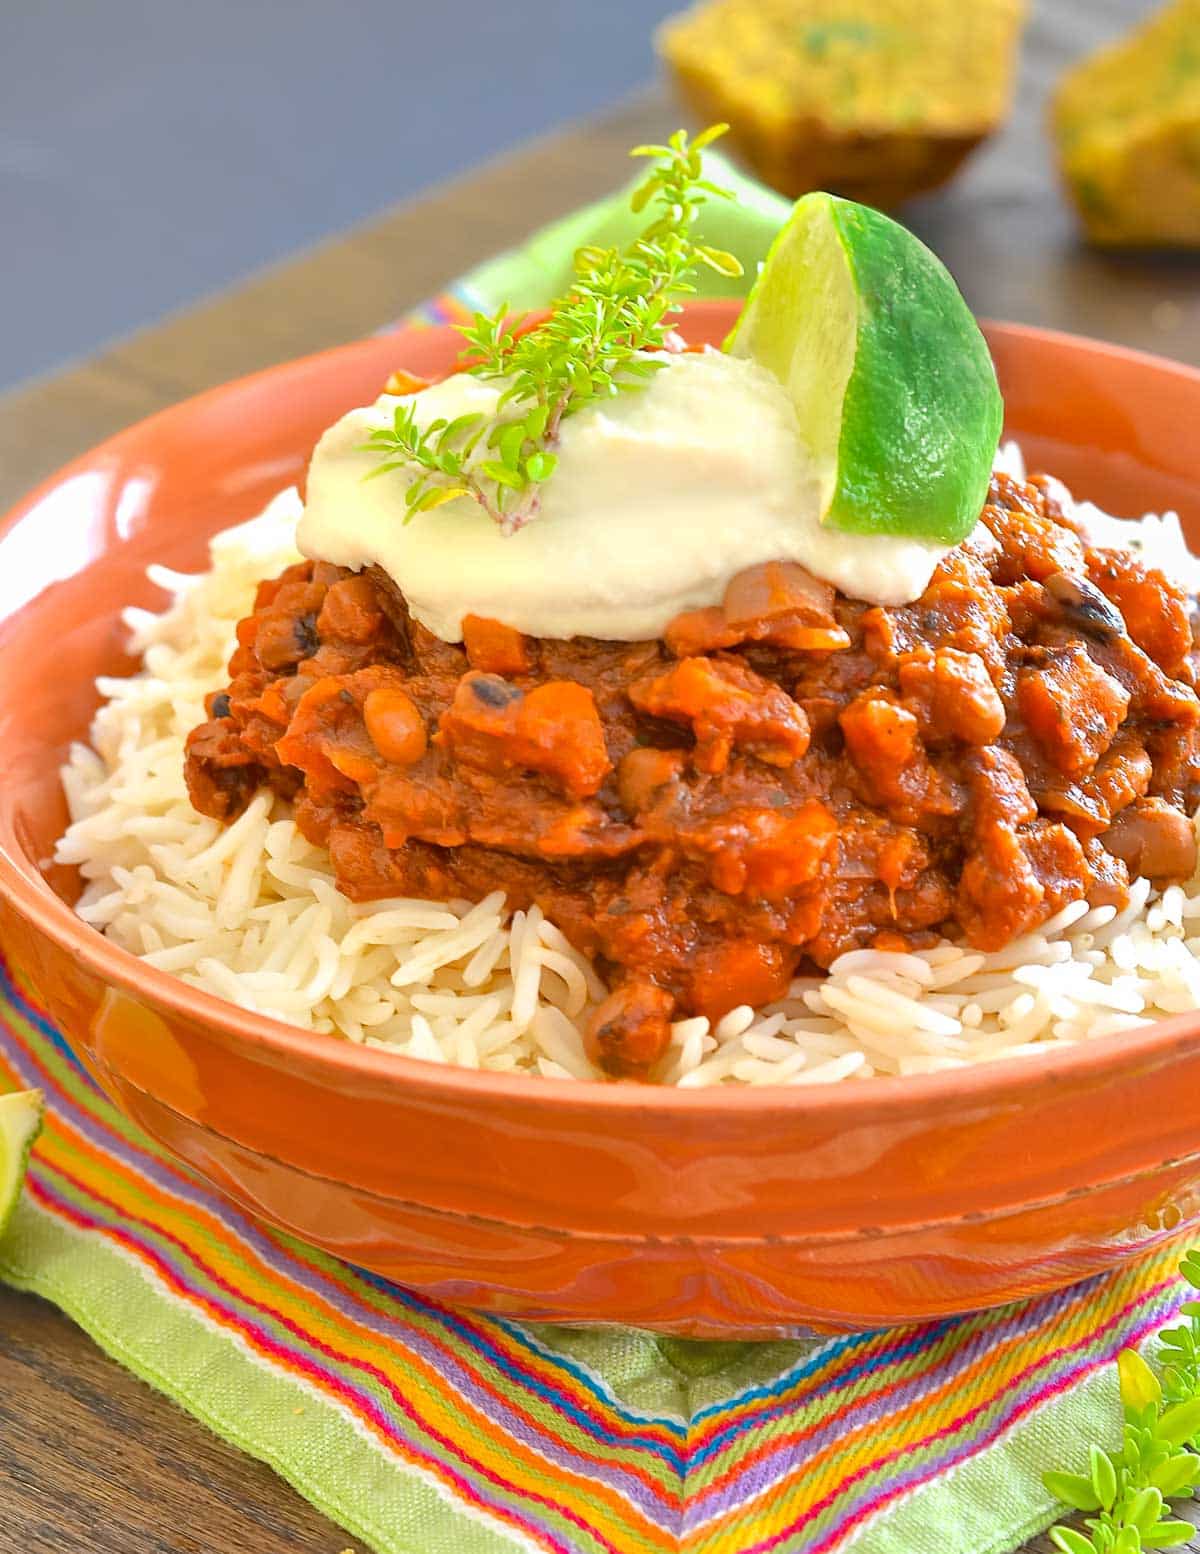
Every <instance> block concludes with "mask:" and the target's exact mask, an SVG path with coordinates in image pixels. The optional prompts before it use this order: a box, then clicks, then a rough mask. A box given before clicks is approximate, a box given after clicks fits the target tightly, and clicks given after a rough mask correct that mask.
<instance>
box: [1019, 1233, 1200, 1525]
mask: <svg viewBox="0 0 1200 1554" xmlns="http://www.w3.org/2000/svg"><path fill="white" fill-rule="evenodd" d="M1181 1267H1182V1272H1183V1275H1184V1277H1185V1278H1186V1279H1187V1281H1188V1283H1189V1284H1191V1285H1192V1287H1193V1288H1194V1289H1196V1290H1200V1254H1198V1253H1196V1252H1189V1253H1188V1255H1187V1256H1186V1257H1185V1258H1184V1260H1183V1263H1182V1265H1181ZM1183 1314H1184V1316H1185V1317H1186V1318H1187V1321H1186V1322H1185V1323H1183V1324H1182V1325H1181V1326H1179V1327H1175V1328H1172V1329H1171V1330H1170V1331H1169V1332H1166V1333H1163V1334H1162V1335H1161V1340H1160V1341H1161V1343H1162V1346H1163V1348H1164V1349H1165V1350H1166V1359H1165V1365H1164V1368H1163V1379H1162V1383H1161V1384H1160V1383H1159V1380H1158V1378H1157V1377H1156V1376H1155V1374H1154V1372H1153V1371H1152V1370H1151V1369H1150V1367H1149V1366H1148V1365H1147V1364H1146V1362H1145V1360H1143V1359H1142V1357H1141V1355H1140V1354H1138V1353H1137V1351H1136V1350H1133V1349H1127V1350H1126V1351H1125V1352H1124V1353H1123V1354H1122V1355H1121V1356H1120V1358H1119V1360H1118V1361H1117V1368H1118V1371H1119V1374H1120V1381H1121V1401H1122V1403H1123V1404H1124V1408H1125V1436H1124V1443H1123V1445H1122V1447H1121V1450H1120V1451H1115V1452H1109V1451H1105V1450H1104V1449H1103V1448H1102V1447H1099V1446H1093V1447H1092V1449H1091V1458H1090V1463H1089V1470H1088V1472H1087V1473H1086V1474H1084V1473H1047V1474H1045V1476H1044V1478H1043V1483H1044V1484H1045V1486H1046V1488H1047V1489H1048V1490H1049V1491H1050V1493H1051V1494H1052V1495H1054V1497H1055V1498H1056V1499H1058V1500H1061V1501H1062V1502H1063V1504H1064V1505H1069V1506H1071V1507H1072V1508H1073V1509H1075V1510H1077V1511H1083V1512H1090V1513H1092V1514H1091V1515H1089V1516H1088V1517H1087V1518H1086V1520H1085V1521H1084V1524H1083V1525H1084V1527H1085V1528H1086V1531H1081V1530H1080V1529H1079V1528H1077V1527H1066V1526H1058V1527H1053V1528H1051V1530H1050V1541H1051V1543H1053V1544H1054V1546H1055V1548H1056V1549H1060V1550H1061V1551H1062V1554H1141V1551H1142V1550H1144V1549H1170V1548H1177V1547H1178V1546H1179V1545H1180V1544H1182V1543H1186V1542H1187V1541H1188V1540H1189V1538H1191V1537H1192V1536H1193V1535H1194V1534H1195V1531H1196V1529H1195V1528H1194V1527H1193V1526H1192V1524H1191V1523H1190V1522H1185V1521H1179V1520H1176V1519H1175V1518H1174V1517H1172V1516H1171V1515H1170V1512H1169V1508H1168V1506H1167V1502H1168V1501H1170V1500H1174V1499H1180V1498H1183V1497H1185V1496H1187V1495H1190V1494H1191V1493H1192V1491H1193V1490H1194V1489H1195V1488H1196V1487H1197V1485H1200V1456H1197V1454H1196V1453H1195V1452H1193V1451H1189V1450H1188V1449H1187V1448H1188V1445H1189V1444H1190V1443H1193V1442H1195V1440H1196V1438H1197V1436H1198V1435H1200V1301H1195V1300H1193V1301H1188V1302H1187V1303H1186V1304H1185V1305H1184V1307H1183Z"/></svg>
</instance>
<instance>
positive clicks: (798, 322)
mask: <svg viewBox="0 0 1200 1554" xmlns="http://www.w3.org/2000/svg"><path fill="white" fill-rule="evenodd" d="M725 349H726V350H727V351H729V352H731V353H732V354H733V355H734V356H748V357H750V358H752V359H753V360H754V361H757V362H759V363H761V364H762V366H764V367H767V368H769V369H770V371H771V372H773V373H774V374H775V375H776V376H777V377H778V378H779V379H780V381H781V382H782V383H783V384H784V385H785V386H786V388H787V389H788V392H789V393H790V395H791V398H792V401H793V403H794V404H795V406H796V413H797V415H798V417H799V420H800V430H801V435H802V436H803V438H804V440H805V442H806V443H807V444H808V447H809V450H810V453H811V455H812V458H813V461H814V464H815V467H816V471H817V475H818V477H819V479H820V481H821V496H822V504H821V511H822V522H823V523H825V524H826V525H828V526H829V527H830V528H833V529H842V530H846V531H849V532H850V533H854V534H898V535H905V536H907V537H908V538H910V539H919V540H928V541H931V542H939V543H941V544H944V545H956V544H957V543H958V542H959V540H961V539H964V538H965V537H966V536H967V535H968V534H969V533H970V532H971V529H972V527H973V526H974V524H975V521H976V519H977V518H978V517H979V514H980V511H981V510H982V508H983V504H984V500H985V498H986V496H987V489H988V481H989V479H990V478H991V470H992V460H993V458H994V457H995V453H996V446H997V444H998V443H999V441H1000V428H1001V423H1002V421H1003V417H1004V407H1003V402H1002V401H1001V398H1000V390H999V387H998V386H997V383H996V370H995V368H994V367H993V365H992V358H991V356H990V355H989V353H988V348H987V343H986V341H985V340H984V338H983V336H982V335H981V334H980V332H979V326H978V324H976V322H975V320H974V318H973V317H972V316H971V312H970V310H969V308H968V307H967V304H966V303H965V302H964V301H963V298H962V294H961V293H960V291H959V290H958V287H957V286H956V285H955V284H954V281H953V280H952V278H951V276H950V273H949V271H948V270H947V269H946V267H945V266H944V265H943V264H942V262H941V261H940V260H939V259H938V258H937V257H936V256H935V255H934V254H932V253H930V251H929V249H928V248H926V247H925V245H924V243H922V242H920V241H919V240H918V239H917V238H915V237H914V236H913V235H912V233H911V232H909V231H908V230H907V229H906V228H905V227H902V226H900V225H899V224H898V223H897V222H895V221H891V220H889V219H888V217H887V216H883V215H881V214H880V213H879V211H877V210H871V209H870V208H869V207H868V206H865V205H856V204H854V202H853V201H852V200H841V199H838V198H837V197H836V196H835V195H832V194H806V195H805V196H804V198H803V199H801V200H798V201H797V202H796V206H795V209H794V210H793V212H792V215H791V217H790V218H789V220H788V222H787V224H786V225H785V226H784V227H783V228H782V230H781V231H780V232H779V234H778V235H777V237H776V238H775V241H774V243H773V244H772V245H771V250H770V252H769V253H768V255H767V257H766V260H765V262H764V264H763V268H762V273H761V274H760V275H759V277H758V279H757V281H755V283H754V287H753V289H752V290H751V292H750V295H749V297H748V298H747V299H746V305H745V307H744V308H743V309H742V313H741V317H740V318H739V319H738V321H737V323H736V324H735V325H734V327H733V331H732V333H731V334H730V336H729V338H728V339H727V340H726V341H725Z"/></svg>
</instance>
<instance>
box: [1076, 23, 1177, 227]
mask: <svg viewBox="0 0 1200 1554" xmlns="http://www.w3.org/2000/svg"><path fill="white" fill-rule="evenodd" d="M1053 126H1054V136H1055V140H1056V141H1057V144H1058V157H1059V165H1060V167H1061V168H1062V174H1063V177H1064V179H1065V180H1066V183H1067V187H1068V188H1069V189H1070V191H1071V195H1072V198H1073V199H1074V201H1075V204H1076V206H1077V208H1078V210H1079V214H1080V217H1081V218H1082V220H1083V224H1084V226H1085V227H1086V228H1087V233H1088V236H1089V237H1090V238H1091V239H1092V240H1093V241H1094V242H1097V243H1104V244H1108V245H1114V246H1115V245H1124V246H1137V247H1145V246H1153V245H1162V246H1173V247H1191V248H1194V247H1200V0H1175V4H1173V5H1169V6H1167V7H1166V9H1165V10H1162V11H1160V12H1159V13H1158V14H1157V15H1156V16H1154V17H1152V18H1151V19H1150V21H1148V22H1147V23H1146V24H1145V25H1144V26H1142V27H1139V28H1137V29H1136V31H1134V32H1131V33H1130V34H1129V36H1128V37H1126V38H1123V39H1122V40H1121V41H1120V42H1119V43H1115V44H1113V45H1112V46H1111V47H1109V48H1105V49H1101V50H1100V51H1099V52H1098V53H1096V54H1093V55H1091V57H1090V58H1088V59H1085V60H1084V61H1083V62H1082V63H1081V64H1079V65H1076V66H1075V67H1074V68H1073V69H1072V70H1069V71H1068V72H1067V74H1066V75H1065V76H1064V77H1063V79H1062V81H1061V82H1060V83H1059V86H1058V90H1057V92H1056V93H1055V97H1054V112H1053Z"/></svg>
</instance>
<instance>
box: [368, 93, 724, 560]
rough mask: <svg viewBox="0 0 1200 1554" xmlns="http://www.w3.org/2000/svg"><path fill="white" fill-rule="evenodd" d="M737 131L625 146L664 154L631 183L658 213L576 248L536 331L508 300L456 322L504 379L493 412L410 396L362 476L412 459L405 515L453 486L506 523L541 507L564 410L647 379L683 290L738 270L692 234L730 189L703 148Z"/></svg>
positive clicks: (523, 519)
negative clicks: (433, 412) (715, 177)
mask: <svg viewBox="0 0 1200 1554" xmlns="http://www.w3.org/2000/svg"><path fill="white" fill-rule="evenodd" d="M727 128H728V125H725V124H714V125H712V126H710V128H708V129H706V130H705V131H704V133H703V134H701V135H698V136H697V137H696V138H695V140H689V139H688V136H687V134H686V133H685V132H684V131H683V130H677V131H676V132H675V134H674V135H672V136H671V138H670V140H669V141H668V143H667V144H666V145H665V146H657V145H653V146H635V147H634V149H633V150H632V151H631V152H630V156H635V157H654V158H656V159H657V160H656V163H655V166H654V167H653V169H652V170H651V172H650V173H649V175H648V176H647V177H646V179H645V180H644V182H642V183H641V184H639V186H638V187H637V189H636V190H635V191H634V193H633V196H632V199H631V202H630V203H631V206H632V208H633V210H634V211H635V212H640V211H642V210H644V209H645V208H646V207H647V206H648V205H651V204H653V208H654V211H655V212H656V214H655V216H654V220H653V221H652V222H651V223H650V224H649V225H648V226H647V227H646V229H645V231H644V232H642V233H641V235H640V236H639V237H638V238H637V239H636V240H635V241H634V242H633V243H631V244H630V245H629V246H628V247H627V248H621V249H619V248H598V247H594V246H590V247H584V248H581V249H579V251H578V252H577V253H576V255H575V279H574V282H573V284H572V286H571V289H570V291H568V292H567V294H566V295H565V296H564V297H561V298H559V300H558V301H557V302H555V303H554V305H553V307H552V309H551V311H550V313H549V315H548V316H547V317H546V318H545V319H544V320H542V322H540V323H538V324H536V325H534V326H533V328H531V329H524V328H522V324H523V320H522V319H512V318H509V316H508V308H507V306H504V307H502V308H500V309H499V310H498V312H496V313H494V314H492V315H490V316H489V315H488V314H486V313H476V314H475V316H474V318H473V319H472V321H471V323H469V324H463V325H460V326H459V330H460V333H461V334H462V335H463V336H464V337H465V339H466V341H467V346H466V350H465V351H464V353H463V355H464V358H465V359H464V362H463V365H464V368H465V370H466V371H468V372H471V373H473V374H474V375H475V376H476V377H480V378H487V379H492V380H497V379H500V380H504V382H505V384H506V387H505V389H504V392H503V393H502V394H501V396H500V399H499V401H498V403H497V406H496V414H495V416H484V415H482V414H474V415H464V416H459V417H457V418H456V419H455V420H453V421H447V420H444V419H441V420H434V421H431V422H430V423H429V425H428V426H426V427H424V428H422V427H420V426H418V425H417V421H416V416H415V413H414V410H413V406H412V404H411V403H408V404H401V405H398V406H397V407H396V410H395V413H394V415H393V419H392V424H391V425H390V426H388V427H383V428H381V429H380V430H378V431H376V432H373V433H372V435H371V437H370V438H369V440H368V441H367V443H366V444H365V445H364V446H365V448H367V449H369V450H370V451H372V452H374V453H378V454H380V455H382V462H381V463H380V464H378V465H377V466H376V467H375V468H374V469H372V470H371V471H370V472H369V473H368V476H367V478H368V479H370V478H372V477H374V476H376V475H383V474H387V473H388V472H389V471H390V470H397V469H406V470H408V471H409V472H410V473H411V474H412V475H413V476H414V477H415V478H413V479H412V480H411V481H410V483H409V485H408V487H407V490H406V492H405V504H406V513H405V521H406V522H407V521H408V519H409V518H411V517H412V516H413V515H414V514H415V513H419V512H426V511H428V510H429V509H431V508H434V507H439V506H440V505H441V504H442V503H443V502H449V501H452V500H453V499H454V498H455V497H459V496H469V497H473V498H474V500H475V501H477V502H478V503H479V505H480V506H481V507H482V508H484V510H485V511H486V512H487V513H488V514H489V515H490V516H491V517H492V518H494V519H495V521H496V522H497V523H498V524H499V525H500V527H501V529H502V530H503V531H504V533H506V534H511V533H514V532H515V531H516V530H517V529H519V528H520V527H521V526H522V525H523V524H525V523H528V521H529V520H530V519H531V518H533V517H534V516H535V515H536V513H537V510H538V506H539V500H540V495H539V488H540V487H541V486H542V485H543V483H544V482H545V481H547V480H549V478H550V476H551V475H553V473H554V470H555V466H556V464H557V462H558V460H557V455H556V454H555V453H554V451H553V450H554V448H555V446H556V444H557V442H558V436H559V431H560V429H561V427H562V424H563V422H564V421H565V420H567V419H568V417H570V416H572V415H575V414H576V413H577V412H578V411H580V410H582V409H583V408H584V406H585V405H588V404H590V403H592V402H593V401H594V400H596V399H601V398H606V397H608V396H611V395H615V394H618V393H621V392H624V391H627V390H630V389H635V388H640V387H642V386H644V385H645V383H646V382H647V381H648V380H649V379H650V378H651V377H653V375H654V373H655V372H657V371H658V369H659V368H660V367H662V366H663V365H664V361H662V360H655V359H654V358H653V357H647V356H645V355H644V354H643V353H644V352H647V351H660V350H661V349H662V348H663V346H664V345H665V344H666V343H667V336H668V334H669V333H670V329H671V315H672V314H673V313H674V312H675V311H676V310H677V307H678V302H679V299H680V298H681V297H683V296H686V295H687V294H688V293H690V292H694V291H695V289H696V287H695V285H694V278H695V276H696V274H697V273H698V272H699V271H700V270H701V269H702V268H707V269H710V270H714V271H716V272H717V273H718V274H720V275H740V274H741V273H742V266H741V264H740V262H739V261H738V260H737V259H736V258H735V257H734V256H733V255H732V254H728V253H725V252H723V251H722V250H721V249H717V248H710V247H708V246H706V245H704V244H700V243H696V242H693V240H692V237H691V229H692V227H693V226H694V224H695V222H696V219H697V217H698V216H699V214H700V211H701V209H702V208H703V206H704V205H705V203H706V201H707V200H708V199H709V198H710V197H716V198H719V199H733V198H734V195H733V193H732V191H731V190H729V189H724V188H721V187H720V186H719V185H718V184H715V183H713V182H711V181H710V180H709V179H707V178H705V177H704V176H703V166H702V161H701V152H702V151H703V150H704V148H705V147H706V146H708V145H711V144H712V142H713V141H714V140H716V139H717V138H718V137H719V136H721V135H723V134H724V133H725V131H726V129H727Z"/></svg>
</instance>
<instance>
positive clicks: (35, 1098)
mask: <svg viewBox="0 0 1200 1554" xmlns="http://www.w3.org/2000/svg"><path fill="white" fill-rule="evenodd" d="M44 1104H45V1103H44V1100H43V1097H42V1092H41V1091H40V1090H15V1091H10V1092H9V1093H8V1094H6V1095H0V1238H2V1237H3V1235H4V1232H5V1230H6V1229H7V1228H8V1222H9V1219H10V1218H11V1217H12V1211H13V1210H14V1209H15V1208H16V1206H17V1199H18V1198H19V1197H20V1194H21V1183H22V1182H23V1181H24V1179H25V1163H26V1161H27V1160H28V1159H29V1151H30V1149H31V1147H32V1145H33V1141H34V1139H35V1138H37V1136H38V1132H39V1131H40V1129H41V1126H42V1111H43V1108H44Z"/></svg>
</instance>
